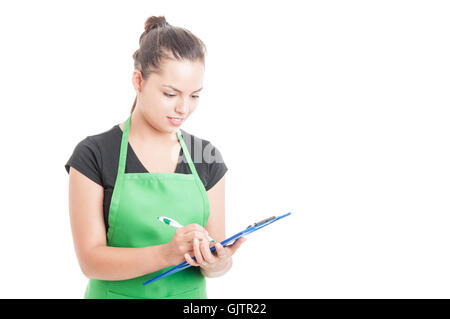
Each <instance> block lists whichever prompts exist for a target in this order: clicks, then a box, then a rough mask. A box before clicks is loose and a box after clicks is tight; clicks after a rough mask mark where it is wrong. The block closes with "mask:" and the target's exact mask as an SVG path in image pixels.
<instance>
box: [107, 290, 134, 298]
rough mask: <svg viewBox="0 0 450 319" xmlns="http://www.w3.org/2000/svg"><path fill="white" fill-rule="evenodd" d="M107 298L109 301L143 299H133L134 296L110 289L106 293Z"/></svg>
mask: <svg viewBox="0 0 450 319" xmlns="http://www.w3.org/2000/svg"><path fill="white" fill-rule="evenodd" d="M106 298H107V299H142V297H132V296H128V295H124V294H122V293H119V292H114V291H112V290H109V289H108V290H107V291H106Z"/></svg>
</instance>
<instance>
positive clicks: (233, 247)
mask: <svg viewBox="0 0 450 319" xmlns="http://www.w3.org/2000/svg"><path fill="white" fill-rule="evenodd" d="M246 240H247V238H245V237H240V238H239V239H238V240H236V241H235V242H234V243H233V245H231V247H230V249H231V254H234V253H235V252H236V250H237V249H238V248H239V247H240V246H241V245H242V244H243V243H244V242H245V241H246Z"/></svg>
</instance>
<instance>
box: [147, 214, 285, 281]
mask: <svg viewBox="0 0 450 319" xmlns="http://www.w3.org/2000/svg"><path fill="white" fill-rule="evenodd" d="M290 214H291V213H290V212H289V213H287V214H284V215H281V216H278V217H276V216H272V217H269V218H266V219H264V220H262V221H260V222H257V223H254V224H252V225H250V226H248V227H247V228H246V229H244V230H243V231H241V232H239V233H237V234H236V235H233V236H231V237H229V238H227V239H225V240H224V241H222V242H221V243H220V244H221V245H222V246H223V247H226V246H229V245H232V244H233V243H234V242H235V241H236V240H237V239H238V238H240V237H242V236H245V235H248V234H250V233H253V232H254V231H256V230H258V229H261V228H263V227H266V226H267V225H270V224H272V223H273V222H275V221H277V220H279V219H281V218H284V217H286V216H289V215H290ZM210 250H211V252H215V251H216V246H213V247H211V248H210ZM192 259H194V260H195V257H193V258H192ZM189 267H191V265H190V264H188V262H187V261H185V262H182V263H181V264H178V265H176V266H174V267H172V268H170V269H169V270H167V271H165V272H163V273H161V274H159V275H157V276H155V277H153V278H152V279H150V280H147V281H145V282H144V283H142V285H143V286H145V285H148V284H149V283H152V282H154V281H156V280H158V279H161V278H164V277H167V276H170V275H172V274H174V273H177V272H179V271H182V270H184V269H186V268H189Z"/></svg>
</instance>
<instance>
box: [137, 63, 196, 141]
mask: <svg viewBox="0 0 450 319" xmlns="http://www.w3.org/2000/svg"><path fill="white" fill-rule="evenodd" d="M161 62H162V63H161V66H160V69H161V73H160V74H158V73H151V74H150V76H149V77H148V79H147V80H146V81H142V77H141V74H140V72H139V71H135V72H134V74H133V84H134V86H135V89H136V90H138V89H139V90H140V93H138V94H139V97H138V102H139V103H138V104H139V105H136V111H139V112H140V113H141V115H142V116H143V117H144V118H145V120H146V121H147V122H148V123H149V124H150V125H151V126H152V127H153V128H154V129H155V130H157V131H159V132H161V133H174V132H175V131H177V130H178V129H179V127H180V126H181V124H182V123H183V122H184V121H186V119H187V118H188V117H189V116H190V115H191V114H192V112H194V111H195V109H196V108H197V105H198V103H199V97H200V90H201V89H202V86H203V74H204V65H203V63H202V62H200V61H197V62H192V61H186V60H181V61H178V60H172V59H164V60H163V61H161ZM138 108H139V110H138ZM170 118H179V119H181V122H176V120H175V119H173V120H171V119H170Z"/></svg>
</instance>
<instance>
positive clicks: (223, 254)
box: [216, 243, 228, 259]
mask: <svg viewBox="0 0 450 319" xmlns="http://www.w3.org/2000/svg"><path fill="white" fill-rule="evenodd" d="M216 252H217V256H219V258H220V259H226V258H227V257H228V255H227V252H226V251H225V248H223V246H222V245H221V244H220V243H217V244H216Z"/></svg>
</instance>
